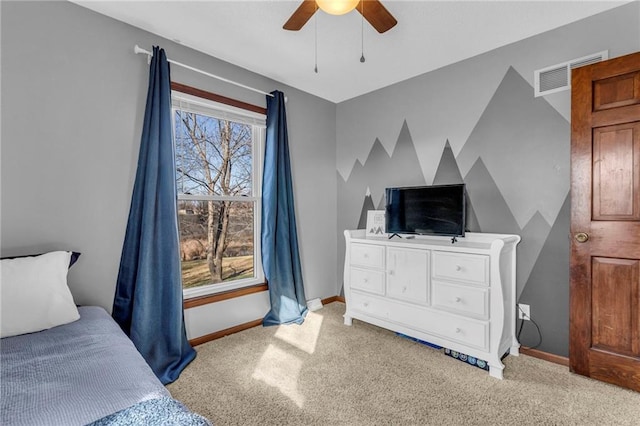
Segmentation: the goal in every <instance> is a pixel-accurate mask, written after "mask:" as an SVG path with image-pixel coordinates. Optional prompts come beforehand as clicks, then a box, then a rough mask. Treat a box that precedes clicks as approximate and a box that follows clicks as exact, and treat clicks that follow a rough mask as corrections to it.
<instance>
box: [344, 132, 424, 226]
mask: <svg viewBox="0 0 640 426" xmlns="http://www.w3.org/2000/svg"><path fill="white" fill-rule="evenodd" d="M418 185H426V182H425V180H424V175H423V174H422V169H421V167H420V163H419V162H418V155H417V153H416V149H415V147H414V144H413V140H412V138H411V133H410V132H409V127H408V126H407V122H406V121H404V122H403V124H402V127H401V129H400V132H399V134H398V139H397V142H396V145H395V147H394V149H393V152H392V153H391V155H389V154H388V153H387V151H386V150H385V148H384V146H383V145H382V143H381V142H380V140H378V139H376V140H375V141H374V143H373V146H372V147H371V150H370V151H369V154H368V155H367V158H366V160H365V162H364V164H363V163H361V162H360V161H359V160H356V161H355V163H354V165H353V168H352V169H351V173H350V174H349V177H348V178H347V179H346V180H345V179H343V178H342V177H341V176H340V173H338V206H339V208H340V214H339V215H338V216H339V217H338V226H339V227H340V229H354V227H356V226H357V228H358V229H363V228H364V225H365V224H366V212H367V211H368V210H376V206H377V209H378V210H384V204H385V201H384V190H385V188H387V187H393V186H418ZM348 218H352V219H348ZM355 218H359V219H358V222H357V223H356V222H355V220H354V219H355ZM363 218H364V221H363ZM361 225H362V226H361Z"/></svg>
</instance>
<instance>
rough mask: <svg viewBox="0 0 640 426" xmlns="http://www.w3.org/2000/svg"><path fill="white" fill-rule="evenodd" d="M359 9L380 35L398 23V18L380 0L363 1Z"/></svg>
mask: <svg viewBox="0 0 640 426" xmlns="http://www.w3.org/2000/svg"><path fill="white" fill-rule="evenodd" d="M363 6H364V9H363ZM357 9H358V12H360V13H361V14H362V16H364V19H366V20H367V21H368V22H369V23H370V24H371V26H372V27H373V28H375V29H376V31H378V32H379V33H380V34H382V33H384V32H386V31H389V30H390V29H391V28H393V27H395V26H396V24H397V23H398V21H396V18H394V17H393V15H392V14H391V13H389V11H388V10H387V9H386V8H385V7H384V6H383V5H382V3H380V2H379V1H378V0H361V1H360V3H358V7H357Z"/></svg>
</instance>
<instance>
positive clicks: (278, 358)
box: [251, 345, 304, 408]
mask: <svg viewBox="0 0 640 426" xmlns="http://www.w3.org/2000/svg"><path fill="white" fill-rule="evenodd" d="M301 369H302V360H301V359H300V358H298V357H296V356H295V355H292V354H290V353H287V352H285V351H284V350H282V349H280V348H277V347H275V346H274V345H269V346H268V347H267V350H266V351H264V354H262V358H260V361H259V362H258V365H257V367H256V369H255V370H254V372H253V375H252V376H251V377H252V378H253V379H256V380H260V381H263V382H264V383H266V384H267V385H269V386H272V387H274V388H276V389H278V390H279V391H280V392H281V393H282V394H283V395H284V396H286V397H287V398H289V399H290V400H291V401H293V402H294V403H295V404H296V405H297V406H298V407H300V408H302V405H303V404H304V396H302V395H301V394H300V392H299V390H298V378H299V377H300V370H301Z"/></svg>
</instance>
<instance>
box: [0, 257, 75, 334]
mask: <svg viewBox="0 0 640 426" xmlns="http://www.w3.org/2000/svg"><path fill="white" fill-rule="evenodd" d="M70 259H71V252H67V251H54V252H51V253H46V254H42V255H40V256H34V257H22V258H17V259H4V260H2V261H0V276H1V278H2V281H0V286H1V293H0V294H1V309H2V310H1V311H0V329H1V330H0V334H1V336H0V337H9V336H16V335H18V334H24V333H33V332H36V331H40V330H46V329H49V328H52V327H56V326H58V325H62V324H67V323H70V322H73V321H75V320H77V319H78V318H80V315H79V314H78V309H77V308H76V305H75V303H74V301H73V296H72V295H71V291H70V290H69V287H68V286H67V271H68V270H69V261H70Z"/></svg>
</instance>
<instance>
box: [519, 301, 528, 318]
mask: <svg viewBox="0 0 640 426" xmlns="http://www.w3.org/2000/svg"><path fill="white" fill-rule="evenodd" d="M518 318H520V319H523V320H525V321H531V307H530V306H529V305H525V304H524V303H518Z"/></svg>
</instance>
